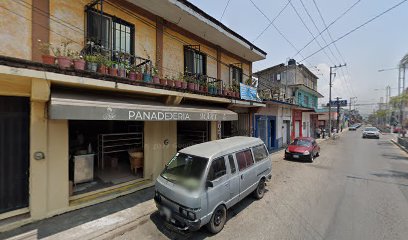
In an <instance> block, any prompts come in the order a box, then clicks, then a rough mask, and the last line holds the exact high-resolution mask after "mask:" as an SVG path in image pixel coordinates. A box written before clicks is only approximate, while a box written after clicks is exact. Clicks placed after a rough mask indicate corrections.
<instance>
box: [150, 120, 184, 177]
mask: <svg viewBox="0 0 408 240" xmlns="http://www.w3.org/2000/svg"><path fill="white" fill-rule="evenodd" d="M166 139H167V140H168V145H165V144H164V141H165V140H166ZM176 152H177V122H175V121H171V122H145V123H144V159H145V163H144V164H145V165H144V166H145V168H144V174H145V176H144V177H145V178H149V179H152V180H156V178H157V176H159V174H160V172H161V171H162V170H163V168H164V165H165V164H166V163H167V162H168V161H169V160H170V159H171V158H172V157H173V156H174V154H176Z"/></svg>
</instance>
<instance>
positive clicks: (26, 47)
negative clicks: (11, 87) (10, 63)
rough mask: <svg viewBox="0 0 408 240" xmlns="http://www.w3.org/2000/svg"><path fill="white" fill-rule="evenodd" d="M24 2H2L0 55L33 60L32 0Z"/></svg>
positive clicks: (12, 0) (10, 0) (4, 0)
mask: <svg viewBox="0 0 408 240" xmlns="http://www.w3.org/2000/svg"><path fill="white" fill-rule="evenodd" d="M24 2H26V3H27V4H24V3H18V2H17V1H14V0H3V1H1V2H0V6H2V7H1V8H0V16H1V17H0V29H1V34H0V55H4V56H9V57H15V58H23V59H27V60H31V47H32V46H31V45H32V44H31V26H32V23H31V14H32V11H31V0H26V1H24ZM3 7H4V8H3ZM5 8H7V9H8V10H6V9H5ZM17 26H18V27H17Z"/></svg>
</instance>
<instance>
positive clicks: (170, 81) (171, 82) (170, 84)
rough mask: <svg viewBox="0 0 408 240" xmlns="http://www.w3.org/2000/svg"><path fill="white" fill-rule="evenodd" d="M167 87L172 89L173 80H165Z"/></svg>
mask: <svg viewBox="0 0 408 240" xmlns="http://www.w3.org/2000/svg"><path fill="white" fill-rule="evenodd" d="M167 86H170V87H173V86H174V80H171V79H167Z"/></svg>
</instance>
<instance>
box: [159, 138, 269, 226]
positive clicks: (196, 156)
mask: <svg viewBox="0 0 408 240" xmlns="http://www.w3.org/2000/svg"><path fill="white" fill-rule="evenodd" d="M271 171H272V161H271V159H270V158H269V154H268V151H267V149H266V147H265V144H264V143H263V142H262V140H260V139H259V138H252V137H232V138H227V139H222V140H216V141H211V142H206V143H201V144H197V145H194V146H191V147H188V148H185V149H182V150H180V151H179V152H178V153H177V154H176V155H175V156H174V157H173V158H172V159H171V160H170V161H169V163H168V164H166V167H165V169H164V170H163V172H162V173H161V174H160V176H159V177H158V178H157V181H156V186H155V188H156V189H155V197H154V199H155V202H156V206H157V208H158V209H159V213H160V215H162V216H163V217H165V219H166V220H167V221H169V222H171V223H172V224H173V225H174V226H176V227H177V228H179V229H182V230H192V231H194V230H198V229H200V228H201V227H202V226H204V225H207V227H208V229H209V231H210V232H212V233H218V232H219V231H221V230H222V229H223V227H224V224H225V222H226V220H227V209H228V208H230V207H232V206H233V205H234V204H236V203H237V202H239V201H240V200H242V199H243V198H245V197H246V196H247V195H249V194H250V193H253V195H254V196H255V197H256V198H257V199H261V198H262V197H263V195H264V191H265V182H266V181H269V180H270V179H271Z"/></svg>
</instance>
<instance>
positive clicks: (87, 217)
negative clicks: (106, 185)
mask: <svg viewBox="0 0 408 240" xmlns="http://www.w3.org/2000/svg"><path fill="white" fill-rule="evenodd" d="M153 197H154V188H153V187H150V188H146V189H143V190H140V191H137V192H135V193H131V194H128V195H126V196H122V197H118V198H115V199H112V200H110V201H107V202H103V203H99V204H96V205H92V206H89V207H86V208H81V209H79V210H75V211H72V212H68V213H64V214H61V215H58V216H54V217H51V218H47V219H44V220H41V221H37V222H34V223H30V224H27V225H24V226H22V227H19V228H17V229H14V230H11V231H8V232H3V233H0V239H5V238H9V237H12V236H15V235H19V234H22V233H25V232H29V231H32V230H35V229H37V231H38V238H39V239H41V238H45V237H48V236H51V235H54V234H56V233H59V232H62V231H65V230H67V229H70V228H73V227H76V226H78V225H81V224H84V223H87V222H91V221H93V220H96V219H99V218H102V217H105V216H107V215H110V214H113V213H116V212H119V211H122V210H124V209H127V208H130V207H134V206H136V205H137V204H140V203H143V202H145V201H148V200H151V199H152V198H153Z"/></svg>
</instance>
